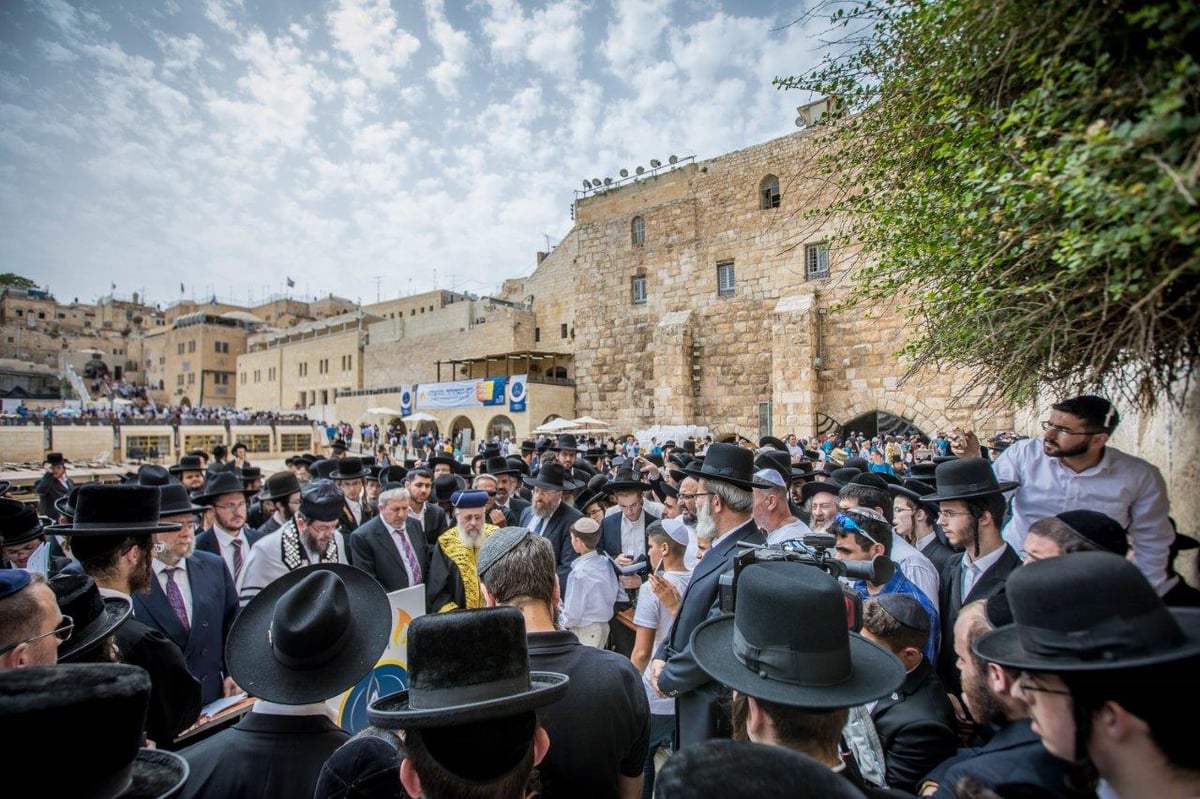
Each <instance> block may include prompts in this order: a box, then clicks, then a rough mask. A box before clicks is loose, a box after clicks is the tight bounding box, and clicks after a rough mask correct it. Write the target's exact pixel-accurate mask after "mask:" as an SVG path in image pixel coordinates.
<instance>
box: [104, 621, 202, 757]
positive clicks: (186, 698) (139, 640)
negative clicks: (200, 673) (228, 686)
mask: <svg viewBox="0 0 1200 799" xmlns="http://www.w3.org/2000/svg"><path fill="white" fill-rule="evenodd" d="M116 636H117V648H118V649H119V650H120V652H121V660H122V661H123V662H125V663H129V664H131V665H134V666H141V667H142V668H143V669H145V670H146V672H147V673H148V674H149V675H150V706H149V707H148V708H147V709H146V737H147V738H149V739H150V740H152V741H154V743H155V744H156V745H157V746H158V747H159V748H160V749H174V748H175V747H174V742H175V738H176V736H178V735H179V733H181V732H183V731H184V730H186V729H187V728H188V727H190V726H192V725H193V724H195V723H196V720H197V719H199V718H200V681H199V680H197V679H196V678H195V677H193V676H192V674H191V672H190V671H188V665H187V661H186V660H184V658H183V652H182V651H180V649H179V647H178V646H176V645H175V644H174V643H173V642H172V641H171V639H169V638H167V637H166V636H165V635H163V634H162V633H160V632H159V631H158V630H155V629H153V628H151V627H148V626H146V625H145V624H143V623H142V622H140V621H138V620H137V619H129V620H128V621H126V622H125V623H124V624H122V625H121V626H120V627H118V628H117V633H116Z"/></svg>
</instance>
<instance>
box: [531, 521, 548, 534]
mask: <svg viewBox="0 0 1200 799" xmlns="http://www.w3.org/2000/svg"><path fill="white" fill-rule="evenodd" d="M545 521H546V520H545V519H543V518H542V517H541V516H539V517H538V519H537V521H536V522H534V523H533V534H534V535H541V534H542V523H543V522H545Z"/></svg>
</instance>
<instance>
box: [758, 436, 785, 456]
mask: <svg viewBox="0 0 1200 799" xmlns="http://www.w3.org/2000/svg"><path fill="white" fill-rule="evenodd" d="M758 448H759V449H760V450H761V449H764V448H765V449H773V450H776V451H779V452H785V453H786V452H787V451H788V447H787V444H785V443H783V439H782V438H776V437H775V436H762V437H761V438H759V439H758Z"/></svg>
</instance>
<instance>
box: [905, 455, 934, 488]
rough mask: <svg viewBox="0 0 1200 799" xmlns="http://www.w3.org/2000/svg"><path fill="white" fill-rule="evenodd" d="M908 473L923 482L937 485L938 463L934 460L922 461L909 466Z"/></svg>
mask: <svg viewBox="0 0 1200 799" xmlns="http://www.w3.org/2000/svg"><path fill="white" fill-rule="evenodd" d="M908 473H909V474H910V475H912V477H913V478H915V479H917V480H920V481H921V482H922V483H927V484H929V485H931V486H935V487H936V486H937V464H936V463H934V462H933V461H920V462H919V463H914V464H913V465H912V466H910V467H908Z"/></svg>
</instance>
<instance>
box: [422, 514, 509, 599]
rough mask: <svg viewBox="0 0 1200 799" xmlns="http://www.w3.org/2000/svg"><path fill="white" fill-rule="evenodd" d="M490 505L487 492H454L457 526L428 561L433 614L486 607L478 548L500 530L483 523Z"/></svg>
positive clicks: (440, 540) (428, 594) (442, 537)
mask: <svg viewBox="0 0 1200 799" xmlns="http://www.w3.org/2000/svg"><path fill="white" fill-rule="evenodd" d="M487 503H488V495H487V492H486V491H455V492H454V494H453V495H452V496H451V497H450V504H451V505H452V506H453V507H454V520H455V524H454V526H453V527H451V528H450V529H449V530H447V531H446V532H444V533H442V534H441V535H440V536H438V542H437V548H436V549H435V550H434V551H433V554H432V556H431V557H430V559H429V579H428V580H426V583H425V590H426V597H427V599H428V606H429V609H430V611H432V612H434V613H445V612H447V611H451V610H460V609H462V608H481V607H483V595H482V594H481V593H479V575H478V574H477V573H476V571H475V562H476V560H477V558H478V556H479V547H480V546H482V545H483V542H484V541H486V540H487V539H488V536H490V535H491V534H492V533H494V532H495V531H496V530H498V529H500V528H498V527H496V526H495V525H493V524H487V523H486V522H485V521H484V508H485V507H486V506H487Z"/></svg>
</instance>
